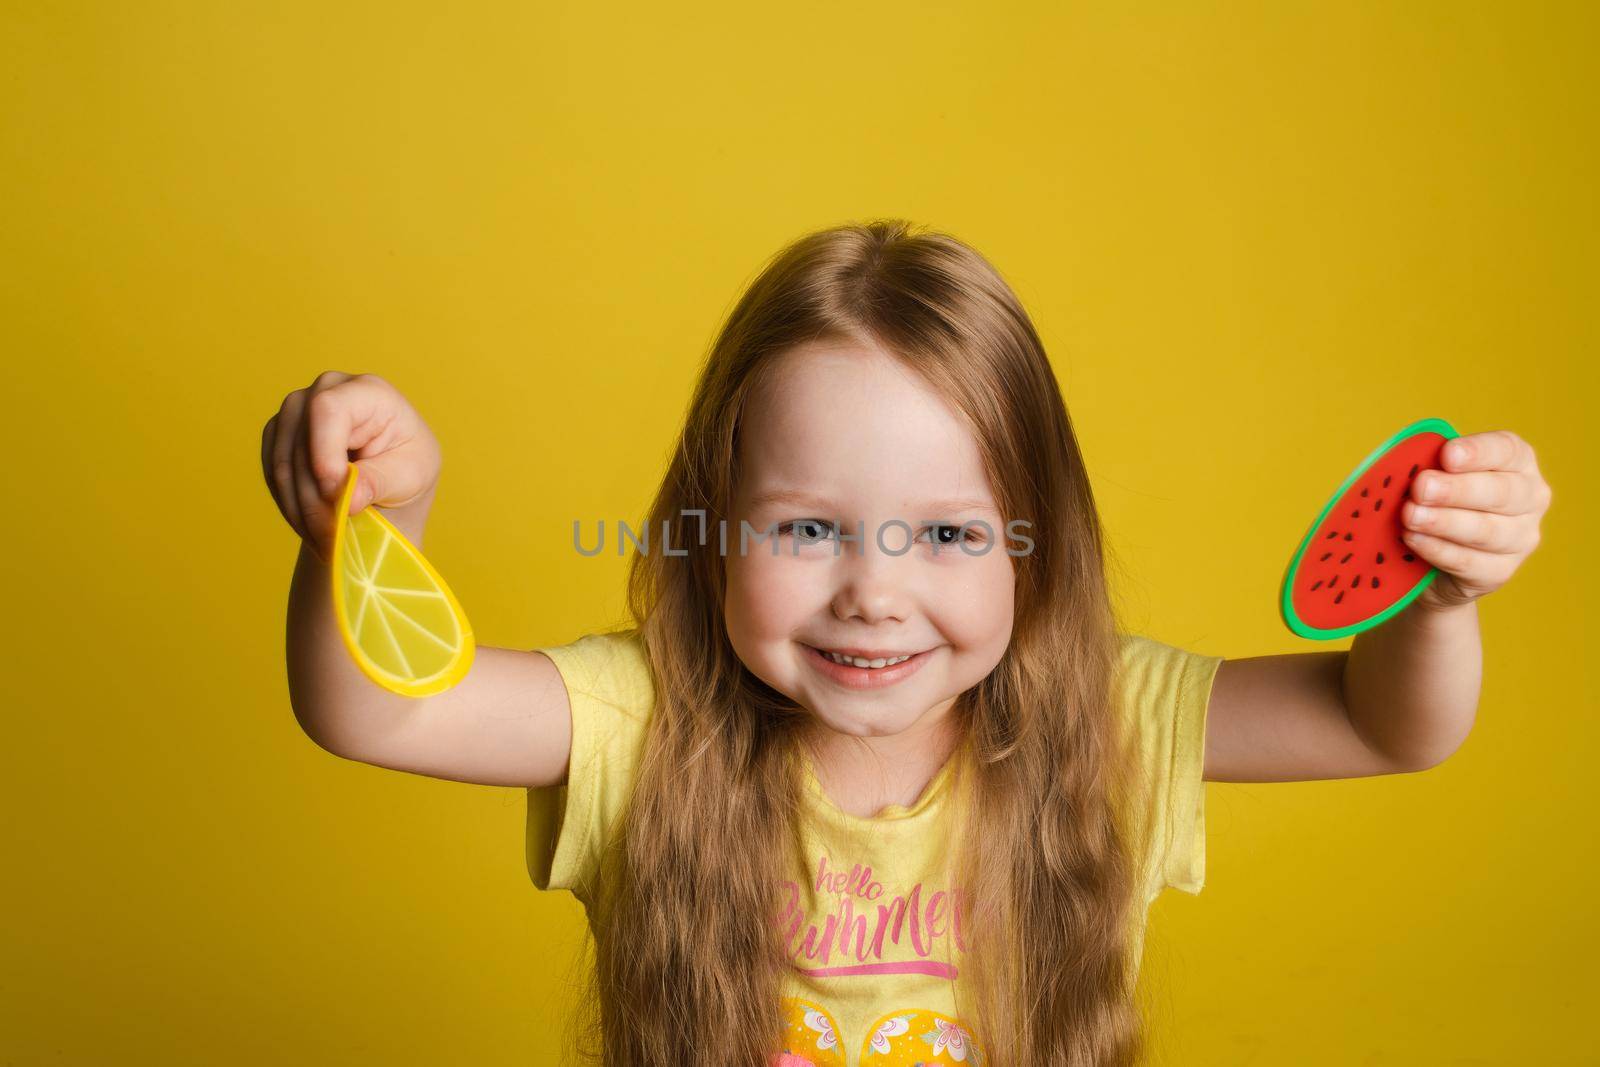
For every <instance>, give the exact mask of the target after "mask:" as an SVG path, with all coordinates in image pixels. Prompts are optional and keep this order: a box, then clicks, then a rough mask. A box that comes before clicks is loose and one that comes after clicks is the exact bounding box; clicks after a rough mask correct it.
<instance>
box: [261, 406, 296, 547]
mask: <svg viewBox="0 0 1600 1067" xmlns="http://www.w3.org/2000/svg"><path fill="white" fill-rule="evenodd" d="M277 438H278V416H276V415H274V416H272V418H270V419H268V420H267V424H266V425H265V426H263V427H262V428H261V477H262V478H264V479H265V480H266V483H267V489H268V490H269V491H270V492H271V493H272V502H273V503H274V504H275V505H277V508H278V514H280V515H282V516H283V521H284V522H286V523H288V524H289V525H290V526H293V525H294V523H293V522H292V521H290V519H289V509H288V508H286V507H284V505H283V496H282V494H281V493H279V492H278V486H277V479H275V478H274V477H273V476H272V451H273V446H274V445H275V443H276V442H277Z"/></svg>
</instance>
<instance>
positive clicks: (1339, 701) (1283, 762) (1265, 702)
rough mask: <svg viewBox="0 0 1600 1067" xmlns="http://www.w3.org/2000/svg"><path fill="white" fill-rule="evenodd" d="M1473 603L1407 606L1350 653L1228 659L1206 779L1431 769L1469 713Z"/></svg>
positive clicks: (1467, 725) (1478, 672)
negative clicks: (1452, 606) (1461, 606)
mask: <svg viewBox="0 0 1600 1067" xmlns="http://www.w3.org/2000/svg"><path fill="white" fill-rule="evenodd" d="M1481 678H1482V649H1481V647H1480V645H1479V640H1478V624H1477V610H1476V607H1475V606H1471V605H1469V606H1468V607H1466V608H1464V609H1449V610H1436V609H1430V608H1423V607H1421V606H1420V605H1417V604H1413V605H1412V606H1411V607H1410V608H1409V609H1407V610H1406V611H1403V612H1401V613H1400V614H1399V615H1396V616H1395V617H1394V618H1393V619H1391V620H1389V621H1388V622H1387V623H1385V624H1383V625H1382V626H1379V627H1376V628H1374V629H1371V630H1366V631H1364V632H1362V633H1360V634H1358V635H1356V639H1355V642H1354V644H1353V645H1352V646H1351V648H1350V650H1349V651H1347V652H1343V651H1340V652H1302V653H1294V654H1290V655H1283V656H1257V657H1254V658H1251V659H1237V660H1231V659H1230V660H1224V661H1223V662H1222V665H1221V666H1220V667H1218V668H1217V676H1216V680H1215V682H1214V683H1213V685H1212V690H1211V703H1210V704H1209V705H1208V707H1207V711H1206V756H1205V772H1204V774H1205V778H1206V780H1207V781H1212V782H1296V781H1310V780H1314V779H1322V778H1358V777H1363V776H1366V775H1375V774H1398V773H1406V772H1411V771H1421V770H1426V769H1427V768H1429V767H1433V766H1436V765H1437V764H1438V763H1440V762H1441V761H1442V760H1444V759H1445V758H1446V757H1447V756H1449V755H1450V754H1451V753H1452V752H1454V751H1455V750H1456V749H1457V748H1458V747H1460V745H1461V742H1462V741H1463V740H1465V738H1466V736H1467V734H1468V732H1469V731H1470V730H1471V729H1472V722H1473V719H1474V717H1475V715H1476V712H1477V706H1478V692H1479V683H1480V681H1481Z"/></svg>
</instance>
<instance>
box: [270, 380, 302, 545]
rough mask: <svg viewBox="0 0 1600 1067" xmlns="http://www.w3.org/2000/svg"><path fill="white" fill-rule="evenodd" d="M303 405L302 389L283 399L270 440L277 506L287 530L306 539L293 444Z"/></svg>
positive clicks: (298, 428) (297, 431) (298, 430)
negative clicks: (295, 473)
mask: <svg viewBox="0 0 1600 1067" xmlns="http://www.w3.org/2000/svg"><path fill="white" fill-rule="evenodd" d="M305 402H306V391H305V390H304V389H296V390H295V391H294V392H292V393H290V394H289V395H288V396H286V397H284V398H283V406H282V407H281V408H279V409H278V414H277V420H278V425H277V428H276V429H275V430H274V433H273V440H272V485H273V489H274V490H275V491H276V493H277V498H278V506H279V507H281V508H282V509H283V515H284V518H285V519H287V520H288V521H289V525H290V527H292V528H293V529H294V532H295V533H297V534H299V535H300V536H301V537H305V535H306V526H305V522H304V520H303V519H302V518H301V515H300V496H299V494H298V493H297V492H296V491H295V487H294V482H295V478H294V442H295V438H296V437H297V436H299V432H300V416H301V412H302V411H303V410H304V408H305Z"/></svg>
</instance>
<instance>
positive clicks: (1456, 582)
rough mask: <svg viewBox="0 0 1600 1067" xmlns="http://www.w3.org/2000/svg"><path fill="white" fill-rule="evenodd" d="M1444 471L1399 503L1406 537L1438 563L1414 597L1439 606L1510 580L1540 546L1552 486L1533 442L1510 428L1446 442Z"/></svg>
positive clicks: (1428, 475)
mask: <svg viewBox="0 0 1600 1067" xmlns="http://www.w3.org/2000/svg"><path fill="white" fill-rule="evenodd" d="M1440 461H1441V462H1442V463H1443V464H1444V468H1445V469H1444V470H1443V471H1437V470H1430V471H1427V472H1425V473H1424V474H1422V475H1421V476H1420V477H1418V478H1417V479H1416V481H1414V482H1412V483H1411V499H1410V500H1408V501H1407V502H1406V503H1405V505H1404V506H1403V507H1402V508H1401V515H1400V519H1401V522H1402V523H1404V525H1405V527H1406V529H1405V531H1404V539H1405V541H1406V544H1407V545H1409V546H1410V547H1411V549H1412V551H1414V552H1415V553H1417V555H1419V556H1421V557H1422V558H1423V559H1424V560H1426V561H1427V562H1428V563H1430V564H1432V565H1433V566H1435V567H1437V568H1438V569H1439V573H1438V574H1437V575H1435V576H1434V580H1433V581H1432V582H1431V583H1430V584H1429V586H1428V588H1426V589H1424V590H1423V591H1422V595H1421V596H1419V597H1417V599H1416V603H1418V604H1421V605H1423V606H1424V607H1427V608H1434V609H1441V608H1454V607H1460V606H1462V605H1464V604H1470V603H1472V602H1473V601H1475V600H1477V599H1478V598H1479V597H1481V596H1483V595H1484V594H1485V593H1492V592H1494V591H1495V590H1496V589H1499V588H1500V587H1501V586H1502V585H1505V584H1506V582H1507V581H1509V580H1510V578H1511V576H1512V575H1513V574H1514V573H1516V570H1517V568H1518V567H1520V566H1522V561H1523V560H1525V559H1527V558H1528V556H1529V555H1530V554H1531V553H1532V552H1533V550H1534V549H1535V548H1538V547H1539V520H1540V519H1542V518H1543V517H1544V513H1545V512H1546V511H1548V510H1549V509H1550V496H1551V493H1550V486H1549V485H1548V484H1546V483H1545V480H1544V478H1543V476H1541V475H1540V474H1539V464H1538V462H1537V461H1536V460H1535V458H1534V455H1533V447H1532V446H1531V445H1529V444H1528V442H1526V441H1524V440H1523V439H1522V438H1520V437H1518V436H1517V435H1516V434H1514V433H1512V432H1511V431H1509V430H1494V431H1490V432H1488V433H1475V434H1467V435H1465V436H1462V437H1456V438H1452V439H1451V440H1449V441H1447V442H1445V446H1444V449H1443V451H1442V455H1441V459H1440Z"/></svg>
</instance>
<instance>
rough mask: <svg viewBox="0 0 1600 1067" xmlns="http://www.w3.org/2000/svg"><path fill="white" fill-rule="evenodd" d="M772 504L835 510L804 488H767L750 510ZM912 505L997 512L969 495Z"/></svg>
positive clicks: (753, 500)
mask: <svg viewBox="0 0 1600 1067" xmlns="http://www.w3.org/2000/svg"><path fill="white" fill-rule="evenodd" d="M773 504H791V505H795V506H799V507H814V508H816V509H818V510H819V511H834V510H836V509H835V506H834V504H833V502H832V501H831V500H829V499H827V498H826V497H823V496H818V495H817V494H815V493H809V492H807V491H806V490H804V489H769V490H767V491H766V492H764V493H757V494H756V495H755V496H754V497H752V498H751V500H750V510H751V511H756V510H758V509H760V508H763V507H767V506H769V505H773ZM914 506H915V507H918V508H921V509H922V510H924V511H933V512H938V513H940V514H948V513H950V512H955V511H988V512H995V513H996V514H998V511H997V509H996V508H995V506H994V505H993V504H991V503H989V502H988V501H986V500H978V499H976V498H971V497H963V498H946V499H942V500H923V501H920V502H919V503H917V504H916V505H914ZM917 517H918V518H928V517H929V516H926V515H919V516H917Z"/></svg>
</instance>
